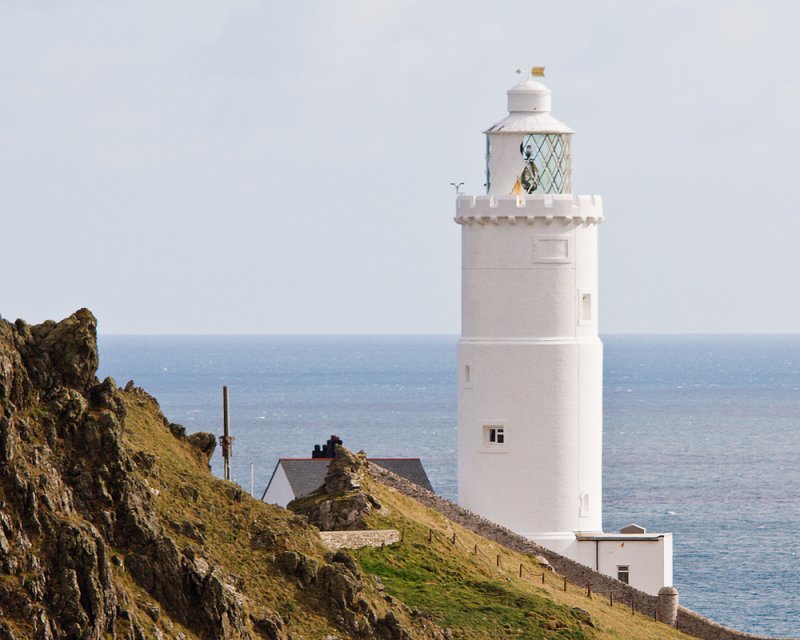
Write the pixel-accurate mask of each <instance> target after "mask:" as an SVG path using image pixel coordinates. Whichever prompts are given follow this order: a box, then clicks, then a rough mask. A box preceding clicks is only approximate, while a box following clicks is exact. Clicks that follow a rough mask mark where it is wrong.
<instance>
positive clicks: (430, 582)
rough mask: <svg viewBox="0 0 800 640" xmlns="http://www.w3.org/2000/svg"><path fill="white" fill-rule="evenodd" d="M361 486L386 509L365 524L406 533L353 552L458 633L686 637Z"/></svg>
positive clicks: (427, 512) (633, 639)
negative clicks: (384, 544) (397, 539)
mask: <svg viewBox="0 0 800 640" xmlns="http://www.w3.org/2000/svg"><path fill="white" fill-rule="evenodd" d="M367 483H368V487H367V489H368V490H369V491H370V492H371V493H372V494H373V495H374V496H375V497H376V498H377V499H378V500H379V501H380V503H381V504H382V506H383V507H384V508H383V509H381V510H376V511H375V512H373V514H371V516H370V525H371V526H372V527H374V528H396V529H399V530H401V531H403V532H404V536H403V542H402V543H401V544H397V545H392V546H390V547H386V548H384V549H371V548H367V549H362V550H360V551H358V552H356V556H357V558H358V560H359V562H360V563H361V566H362V567H363V568H364V570H365V571H368V572H370V573H374V574H377V575H379V576H380V577H381V579H382V581H383V583H384V585H385V586H386V590H387V592H388V593H389V594H391V595H392V596H393V597H397V598H400V599H402V600H403V601H404V602H405V603H406V604H408V605H409V606H411V607H414V608H416V609H419V610H420V611H424V612H427V613H428V614H430V615H431V617H432V618H433V620H434V621H435V622H437V623H439V624H440V625H442V626H445V627H448V628H450V629H452V631H453V635H454V637H456V638H470V639H472V638H474V639H486V638H574V639H575V640H579V639H584V638H596V639H601V638H602V639H605V638H607V639H612V638H613V639H621V640H637V639H644V638H647V639H656V638H664V639H668V638H675V639H677V638H688V637H689V636H686V635H685V634H683V633H680V632H678V631H676V630H675V629H673V628H671V627H667V626H666V625H663V624H661V623H658V622H655V621H653V620H652V619H650V618H646V617H644V616H641V615H639V614H636V615H633V614H632V613H631V608H630V606H628V605H625V604H623V603H619V602H618V603H615V604H614V605H613V606H612V605H611V604H610V603H609V600H608V599H607V598H605V597H598V596H597V595H593V597H591V598H589V597H587V594H586V590H585V589H579V588H576V587H573V586H568V589H567V591H566V592H565V591H564V590H563V587H564V583H563V580H562V579H561V578H560V577H559V576H557V575H555V574H554V573H552V572H550V571H547V570H545V569H543V568H542V566H540V565H539V563H538V562H537V561H536V560H535V559H534V558H532V557H530V556H525V555H522V554H518V553H515V552H513V551H510V550H507V549H505V548H504V547H501V546H499V545H497V544H494V543H492V542H490V541H489V540H486V539H485V538H482V537H480V536H478V535H476V534H475V533H473V532H471V531H468V530H467V529H464V528H463V527H461V526H459V525H457V524H455V523H453V522H451V521H450V520H447V519H446V518H444V517H443V516H442V515H441V514H439V513H438V512H436V511H434V510H432V509H430V508H428V507H425V506H423V505H421V504H419V503H418V502H416V501H414V500H412V499H410V498H408V497H407V496H405V495H403V494H401V493H398V492H397V491H395V490H393V489H390V488H389V487H386V486H384V485H381V484H380V483H377V482H374V481H371V480H369V479H368V480H367ZM387 508H388V509H387ZM383 511H388V513H386V514H383V513H381V512H383ZM454 535H455V542H454V538H453V536H454ZM429 540H430V542H429ZM476 550H477V552H476ZM498 556H499V558H500V561H499V566H498ZM520 565H522V568H523V569H522V573H523V576H522V577H521V578H520V575H519V574H520ZM543 573H544V575H545V581H544V584H542V578H541V576H542V574H543Z"/></svg>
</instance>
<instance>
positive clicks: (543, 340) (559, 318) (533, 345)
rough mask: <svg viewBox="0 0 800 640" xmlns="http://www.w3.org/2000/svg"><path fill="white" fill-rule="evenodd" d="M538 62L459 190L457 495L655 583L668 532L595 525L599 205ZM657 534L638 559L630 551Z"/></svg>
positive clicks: (548, 543)
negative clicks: (475, 190) (472, 182)
mask: <svg viewBox="0 0 800 640" xmlns="http://www.w3.org/2000/svg"><path fill="white" fill-rule="evenodd" d="M541 75H543V69H541V68H534V69H533V70H532V72H531V77H529V78H527V79H525V80H523V81H522V82H519V83H518V84H516V85H514V86H513V87H512V88H511V89H510V90H509V91H508V94H507V95H508V115H507V116H506V117H505V118H503V119H502V120H500V121H499V122H498V123H497V124H495V125H493V126H491V127H490V128H489V129H487V130H486V131H485V132H484V133H485V134H486V194H485V195H474V196H471V195H458V196H457V197H456V217H455V221H456V222H457V223H458V224H459V225H460V226H461V239H462V281H461V282H462V303H461V311H462V316H461V339H460V341H459V344H458V381H457V385H458V497H459V503H460V504H461V505H462V506H464V507H466V508H468V509H470V510H471V511H474V512H476V513H478V514H480V515H482V516H484V517H486V518H487V519H489V520H492V521H494V522H497V523H499V524H502V525H504V526H506V527H508V528H509V529H511V530H513V531H515V532H517V533H520V534H521V535H524V536H525V537H527V538H529V539H531V540H533V541H535V542H537V543H539V544H541V545H542V546H545V547H547V548H549V549H552V550H553V551H557V552H559V553H562V554H564V555H566V556H568V557H571V558H573V559H576V560H578V561H580V562H584V563H585V564H587V565H589V566H590V567H592V568H595V569H596V570H598V571H603V572H604V573H608V574H609V575H613V576H614V577H620V576H622V575H623V572H622V570H621V569H619V568H620V567H621V568H624V569H626V570H627V574H626V575H625V577H626V579H632V577H634V576H638V577H640V578H641V577H642V576H643V575H644V573H647V574H648V576H649V577H648V579H647V581H646V582H642V581H640V583H639V585H638V586H639V587H640V588H643V589H645V590H648V591H650V592H657V590H658V588H660V587H661V586H664V585H668V584H671V580H672V569H671V567H672V565H671V558H672V552H671V534H647V533H646V530H644V529H641V531H640V530H639V528H637V529H636V532H635V533H628V534H623V533H620V534H613V535H610V534H604V533H603V518H602V455H603V439H602V431H603V417H602V409H603V407H602V400H603V345H602V343H601V341H600V338H599V336H598V322H597V321H598V309H599V306H598V287H597V232H598V226H599V225H600V223H601V222H602V221H603V205H602V201H601V198H600V197H599V196H596V195H573V193H572V155H571V154H572V137H573V134H574V132H573V130H572V129H570V127H568V126H567V125H566V124H564V123H563V122H561V121H559V120H558V119H556V118H555V117H554V116H553V115H552V113H551V92H550V90H549V89H548V88H547V87H546V86H545V85H544V84H543V83H542V82H541V81H540V77H541ZM626 536H627V537H626ZM636 536H639V538H637V537H636ZM648 536H649V537H648ZM653 536H662V537H661V538H654V537H653ZM663 536H669V540H668V542H667V541H665V538H664V537H663ZM643 537H645V538H647V540H644V539H643ZM618 538H621V539H622V540H623V544H622V546H621V547H620V546H617V547H615V548H614V549H613V550H612V553H611V555H613V556H614V557H613V558H611V559H610V560H609V559H608V558H606V556H607V555H608V553H606V554H605V555H603V554H602V553H601V552H600V551H599V548H600V542H601V541H602V542H603V544H604V545H605V547H607V549H606V551H608V550H611V549H612V547H613V546H614V545H612V544H608V543H613V542H614V541H615V540H617V539H618ZM658 540H660V541H661V543H662V544H661V547H662V548H661V551H657V552H656V551H655V547H652V545H651V548H650V551H645V552H644V555H645V556H648V554H649V555H651V556H653V559H651V560H648V561H646V562H644V563H642V562H640V560H638V559H637V560H636V564H638V565H640V566H639V567H638V569H637V570H636V571H634V568H633V567H632V566H631V562H632V560H631V559H630V558H628V557H627V551H629V550H630V549H631V548H632V547H639V546H640V545H638V544H636V543H637V542H653V541H658ZM624 542H629V543H631V544H629V545H628V549H627V551H626V549H625V547H626V545H625V544H624ZM645 549H647V548H645ZM651 551H652V552H655V553H651ZM667 552H668V553H667ZM659 554H660V555H659ZM641 555H642V552H639V556H641ZM666 555H668V556H669V567H665V566H661V568H660V569H659V568H658V567H659V566H660V565H663V564H664V563H663V562H662V561H661V560H663V557H666ZM601 556H602V557H601ZM639 556H637V558H638V557H639ZM656 556H658V557H656ZM659 558H661V560H659ZM601 560H603V561H605V560H608V562H606V563H605V565H604V566H603V567H601V566H600V565H601ZM609 562H610V564H609ZM626 562H627V563H628V564H625V563H626ZM644 565H647V566H644ZM654 567H655V568H654Z"/></svg>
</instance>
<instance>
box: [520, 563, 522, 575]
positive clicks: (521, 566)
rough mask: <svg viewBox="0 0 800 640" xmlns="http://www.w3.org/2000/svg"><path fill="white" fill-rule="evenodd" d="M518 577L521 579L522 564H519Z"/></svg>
mask: <svg viewBox="0 0 800 640" xmlns="http://www.w3.org/2000/svg"><path fill="white" fill-rule="evenodd" d="M519 577H520V578H521V577H522V563H521V562H520V563H519Z"/></svg>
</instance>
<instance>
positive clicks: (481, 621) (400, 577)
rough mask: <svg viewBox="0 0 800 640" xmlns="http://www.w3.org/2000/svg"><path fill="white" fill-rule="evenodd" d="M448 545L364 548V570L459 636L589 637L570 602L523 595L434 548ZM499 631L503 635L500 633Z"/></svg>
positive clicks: (576, 639) (579, 639)
mask: <svg viewBox="0 0 800 640" xmlns="http://www.w3.org/2000/svg"><path fill="white" fill-rule="evenodd" d="M446 544H449V543H442V542H438V543H434V544H433V545H428V544H427V543H425V542H416V543H407V544H406V543H404V544H401V545H393V546H391V547H387V548H386V549H384V550H381V549H371V548H368V549H362V550H360V551H359V552H358V559H359V561H360V562H361V566H362V568H363V569H364V570H365V571H367V572H369V573H372V574H376V575H378V576H380V577H381V580H382V581H383V583H384V585H385V586H386V589H387V591H388V592H389V593H390V594H391V595H392V596H394V597H397V598H399V599H401V600H402V601H403V602H405V603H406V604H407V605H408V606H410V607H413V608H416V609H419V610H420V611H422V612H424V613H426V614H428V615H430V616H431V617H432V618H433V619H434V620H435V621H436V622H437V623H439V624H440V625H442V626H444V627H448V628H450V629H452V630H453V631H454V632H456V636H457V637H459V638H487V637H490V638H496V637H520V638H572V639H574V640H586V639H589V638H592V637H593V636H592V635H591V633H589V630H590V629H591V628H590V627H586V626H585V625H582V624H581V623H580V622H579V621H578V620H577V619H576V617H575V615H574V613H573V611H572V609H571V608H570V607H568V606H564V605H561V604H557V603H555V602H554V601H553V600H552V599H550V598H548V597H547V596H545V595H543V594H538V593H535V592H529V593H525V592H523V591H521V590H519V589H517V588H515V587H514V585H513V584H512V583H509V582H507V581H505V580H502V579H498V578H497V577H496V576H488V575H485V574H484V572H483V571H482V570H480V569H479V568H477V567H475V566H474V565H473V564H472V563H469V562H464V561H463V560H462V559H461V558H459V557H458V555H457V554H453V553H448V552H447V550H446V549H444V550H439V549H437V547H438V546H440V545H446ZM499 631H501V632H502V633H503V636H498V635H497V633H498V632H499Z"/></svg>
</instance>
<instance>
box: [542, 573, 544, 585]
mask: <svg viewBox="0 0 800 640" xmlns="http://www.w3.org/2000/svg"><path fill="white" fill-rule="evenodd" d="M542 584H544V571H542Z"/></svg>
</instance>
